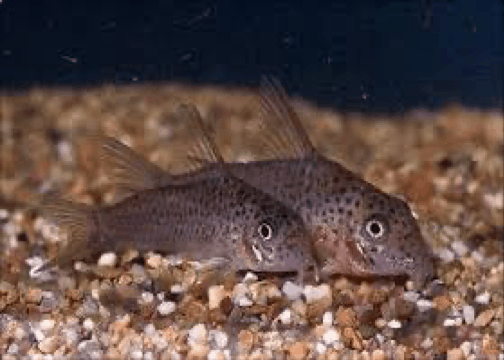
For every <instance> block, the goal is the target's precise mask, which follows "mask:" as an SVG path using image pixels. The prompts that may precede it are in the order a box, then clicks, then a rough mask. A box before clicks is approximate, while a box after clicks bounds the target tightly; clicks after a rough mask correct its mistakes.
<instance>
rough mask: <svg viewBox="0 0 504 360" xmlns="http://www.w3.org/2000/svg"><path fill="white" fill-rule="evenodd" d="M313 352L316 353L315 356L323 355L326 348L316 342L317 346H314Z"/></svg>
mask: <svg viewBox="0 0 504 360" xmlns="http://www.w3.org/2000/svg"><path fill="white" fill-rule="evenodd" d="M315 351H317V354H324V353H325V352H326V351H327V346H325V345H324V344H322V343H321V342H318V343H317V345H315Z"/></svg>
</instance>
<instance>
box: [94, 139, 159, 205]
mask: <svg viewBox="0 0 504 360" xmlns="http://www.w3.org/2000/svg"><path fill="white" fill-rule="evenodd" d="M86 138H87V139H90V140H92V141H96V142H97V144H98V146H99V149H100V161H101V162H102V166H104V168H105V169H106V172H107V174H108V175H109V176H111V178H112V181H113V183H114V185H115V187H116V195H118V196H119V197H123V196H127V195H128V194H131V193H132V192H136V191H140V190H146V189H152V188H154V187H157V186H159V184H160V183H161V181H162V179H164V178H166V177H167V176H169V175H168V174H167V173H166V172H164V171H163V170H162V169H160V168H159V167H158V166H156V165H154V164H153V163H151V162H150V161H148V160H147V159H146V158H144V157H143V156H142V155H140V154H139V153H136V152H135V151H133V150H132V149H131V148H130V147H128V146H126V145H125V144H123V143H121V142H120V141H119V140H116V139H114V138H111V137H108V136H105V135H101V134H92V135H88V136H86Z"/></svg>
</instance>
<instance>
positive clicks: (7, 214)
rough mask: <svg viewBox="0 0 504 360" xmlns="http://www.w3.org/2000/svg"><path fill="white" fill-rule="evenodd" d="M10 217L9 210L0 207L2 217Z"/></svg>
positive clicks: (0, 217) (2, 218)
mask: <svg viewBox="0 0 504 360" xmlns="http://www.w3.org/2000/svg"><path fill="white" fill-rule="evenodd" d="M8 217H9V212H8V211H7V210H5V209H0V219H1V220H5V219H7V218H8Z"/></svg>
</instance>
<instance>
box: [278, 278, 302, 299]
mask: <svg viewBox="0 0 504 360" xmlns="http://www.w3.org/2000/svg"><path fill="white" fill-rule="evenodd" d="M282 292H283V293H284V294H285V295H286V296H287V298H288V299H289V300H290V301H294V300H297V299H299V298H301V295H302V294H303V288H302V287H301V286H299V285H297V284H295V283H293V282H290V281H286V282H285V283H284V285H283V286H282Z"/></svg>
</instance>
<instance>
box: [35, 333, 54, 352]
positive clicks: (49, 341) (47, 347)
mask: <svg viewBox="0 0 504 360" xmlns="http://www.w3.org/2000/svg"><path fill="white" fill-rule="evenodd" d="M38 348H39V350H40V351H41V352H43V353H44V354H51V353H53V352H55V351H56V349H57V348H58V337H57V336H50V337H48V338H45V339H43V340H42V341H40V342H39V344H38Z"/></svg>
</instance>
